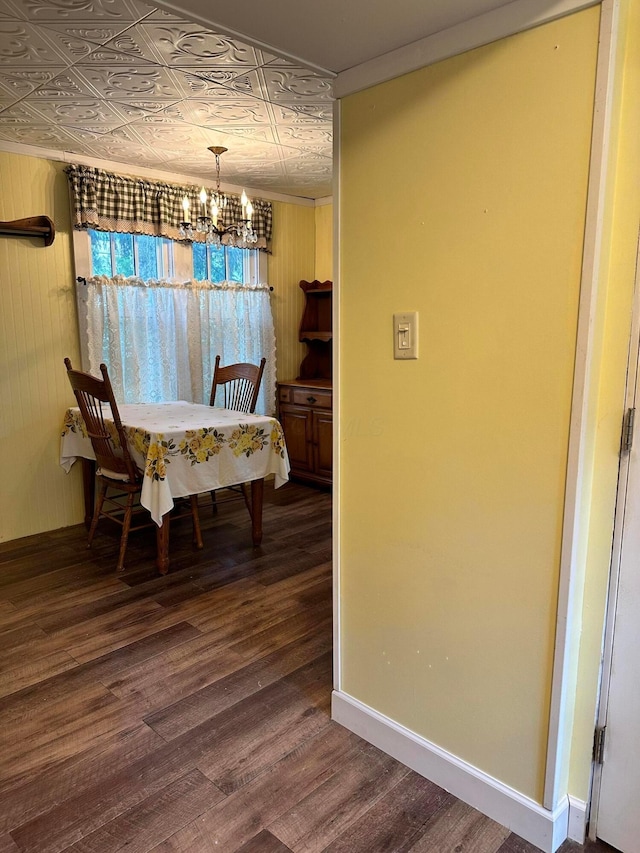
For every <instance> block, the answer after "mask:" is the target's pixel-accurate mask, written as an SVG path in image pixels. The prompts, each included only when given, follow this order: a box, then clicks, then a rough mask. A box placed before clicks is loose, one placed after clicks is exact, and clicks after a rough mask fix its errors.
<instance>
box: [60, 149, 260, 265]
mask: <svg viewBox="0 0 640 853" xmlns="http://www.w3.org/2000/svg"><path fill="white" fill-rule="evenodd" d="M65 172H66V173H67V176H68V178H69V185H70V187H71V195H72V217H73V225H74V227H75V228H95V229H97V230H98V231H122V232H125V233H128V234H150V235H152V236H156V237H168V238H170V239H172V240H178V239H179V238H180V235H179V229H180V222H181V221H182V220H183V219H184V211H183V209H182V200H183V199H184V198H185V196H186V197H187V198H188V199H189V203H190V209H191V210H192V211H196V212H197V211H198V210H200V187H196V186H193V185H186V184H166V183H162V182H161V181H147V180H143V179H142V178H131V177H126V176H124V175H116V174H114V173H113V172H106V171H104V169H96V168H93V167H91V166H67V168H66V169H65ZM223 195H224V196H225V198H226V199H227V205H226V207H224V208H222V209H221V210H220V213H219V216H218V221H219V224H220V225H221V226H223V227H226V226H229V225H231V224H232V223H233V222H237V221H238V220H239V219H240V218H241V216H242V204H241V203H240V198H239V196H237V195H232V194H231V193H223ZM251 203H252V205H253V215H252V219H251V222H252V225H253V228H254V230H255V232H256V234H257V235H258V242H257V243H256V244H255V245H254V246H253V248H256V249H263V250H266V251H269V250H270V247H271V232H272V223H273V213H272V205H271V202H270V201H265V200H264V199H260V198H252V199H251ZM194 238H195V239H196V240H200V241H202V240H204V235H203V234H202V235H201V234H196V235H194ZM228 239H229V238H228V236H226V237H223V238H222V242H223V243H225V242H228Z"/></svg>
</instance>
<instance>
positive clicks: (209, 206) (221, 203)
mask: <svg viewBox="0 0 640 853" xmlns="http://www.w3.org/2000/svg"><path fill="white" fill-rule="evenodd" d="M208 150H209V151H211V153H212V154H213V155H214V156H215V158H216V188H215V190H214V191H212V192H211V193H210V194H209V193H207V190H206V189H205V188H204V187H202V189H201V190H200V208H199V212H198V215H197V217H196V224H195V228H194V226H193V225H192V223H191V221H190V219H189V207H190V204H189V199H188V197H187V196H185V197H184V198H183V199H182V209H183V211H184V222H181V223H180V230H179V232H178V233H179V236H180V239H181V240H193V239H194V237H195V235H196V234H204V235H205V242H206V243H209V244H213V245H215V246H219V245H220V244H221V243H223V242H224V244H225V245H226V246H238V247H240V248H246V247H249V246H251V245H252V244H253V243H257V242H258V235H257V234H256V232H255V231H254V229H253V226H252V224H251V219H252V217H253V205H252V204H251V202H250V200H249V199H248V198H247V194H246V193H245V191H244V190H242V196H241V197H240V203H241V204H242V218H241V219H239V220H237V221H236V222H230V223H227V224H226V225H225V224H224V220H225V219H226V217H225V216H224V210H225V208H226V207H227V206H228V198H227V196H226V195H224V193H222V192H221V191H220V155H221V154H224V152H225V151H227V150H228V149H227V148H224V147H223V146H222V145H212V146H210V147H209V149H208ZM223 238H224V240H223Z"/></svg>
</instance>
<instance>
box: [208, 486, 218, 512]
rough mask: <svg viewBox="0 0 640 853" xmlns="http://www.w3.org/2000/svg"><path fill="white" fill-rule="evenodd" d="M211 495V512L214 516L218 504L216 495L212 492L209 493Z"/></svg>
mask: <svg viewBox="0 0 640 853" xmlns="http://www.w3.org/2000/svg"><path fill="white" fill-rule="evenodd" d="M209 494H210V495H211V511H212V512H213V514H214V515H215V514H216V513H217V512H218V504H217V503H216V493H215V491H212V492H210V493H209Z"/></svg>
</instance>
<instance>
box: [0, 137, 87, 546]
mask: <svg viewBox="0 0 640 853" xmlns="http://www.w3.org/2000/svg"><path fill="white" fill-rule="evenodd" d="M62 169H63V165H62V164H61V163H51V162H48V161H47V160H40V159H36V158H34V157H22V156H19V155H16V154H5V153H2V152H0V188H1V191H0V219H21V218H23V217H26V216H37V215H40V214H46V215H47V216H50V217H51V219H52V220H53V222H54V224H55V228H56V237H55V240H54V243H53V245H52V246H49V247H47V248H45V247H44V244H43V241H42V240H41V239H35V238H31V237H28V238H27V237H0V293H1V294H2V297H1V298H2V311H0V377H1V379H0V382H1V388H2V391H1V393H0V399H1V400H2V405H1V406H0V441H1V442H2V447H3V452H2V482H3V486H2V489H1V490H0V495H1V497H0V540H2V541H6V540H8V539H16V538H18V537H21V536H26V535H28V534H30V533H37V532H39V531H42V530H51V529H54V528H57V527H64V526H65V525H68V524H72V523H75V522H77V521H80V519H81V518H82V514H83V513H82V501H81V488H80V471H72V472H71V473H70V474H69V475H66V474H65V473H64V471H63V470H62V468H61V467H60V465H59V453H60V438H59V435H60V429H61V423H62V416H63V414H64V410H65V408H66V407H67V406H69V405H71V403H72V402H73V394H72V393H71V389H70V388H69V383H68V381H67V378H66V375H65V369H64V363H63V359H64V357H65V356H67V355H68V356H70V358H71V359H72V360H73V361H79V356H78V353H79V346H78V333H77V322H76V308H75V291H74V271H73V266H72V262H71V237H70V227H71V226H70V211H69V194H68V182H67V178H66V176H65V174H64V173H63V171H62Z"/></svg>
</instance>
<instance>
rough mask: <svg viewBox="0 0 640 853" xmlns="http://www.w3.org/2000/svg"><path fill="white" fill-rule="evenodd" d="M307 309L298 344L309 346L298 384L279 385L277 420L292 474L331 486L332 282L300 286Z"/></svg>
mask: <svg viewBox="0 0 640 853" xmlns="http://www.w3.org/2000/svg"><path fill="white" fill-rule="evenodd" d="M300 287H301V288H302V290H303V291H304V295H305V307H304V311H303V313H302V319H301V321H300V330H299V340H301V341H303V342H304V343H305V344H306V345H307V354H306V356H305V357H304V358H303V360H302V362H301V364H300V375H299V376H298V377H297V379H291V380H289V381H287V382H279V383H278V415H279V419H280V423H281V424H282V428H283V429H284V434H285V438H286V441H287V451H288V453H289V461H290V463H291V475H292V476H293V477H296V478H297V479H300V480H305V481H307V482H310V483H318V484H320V485H327V486H328V485H331V480H332V473H333V471H332V469H333V413H332V405H333V391H332V383H331V377H332V337H333V334H332V321H331V317H332V304H331V300H332V289H333V283H332V282H330V281H322V282H320V281H301V282H300Z"/></svg>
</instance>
